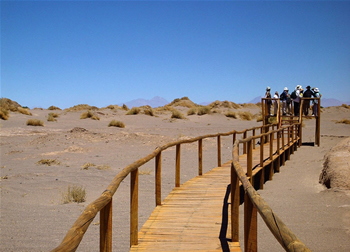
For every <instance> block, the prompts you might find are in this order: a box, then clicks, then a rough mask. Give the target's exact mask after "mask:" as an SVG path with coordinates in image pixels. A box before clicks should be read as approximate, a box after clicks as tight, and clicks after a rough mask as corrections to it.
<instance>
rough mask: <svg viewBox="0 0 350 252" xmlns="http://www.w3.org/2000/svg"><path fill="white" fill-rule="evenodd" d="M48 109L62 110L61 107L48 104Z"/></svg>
mask: <svg viewBox="0 0 350 252" xmlns="http://www.w3.org/2000/svg"><path fill="white" fill-rule="evenodd" d="M48 110H62V109H60V108H59V107H56V106H50V107H48Z"/></svg>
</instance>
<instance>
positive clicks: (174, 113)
mask: <svg viewBox="0 0 350 252" xmlns="http://www.w3.org/2000/svg"><path fill="white" fill-rule="evenodd" d="M171 118H175V119H185V118H186V117H185V116H184V115H183V114H182V113H181V112H180V111H178V110H176V109H174V110H173V111H172V114H171Z"/></svg>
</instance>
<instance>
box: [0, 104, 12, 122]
mask: <svg viewBox="0 0 350 252" xmlns="http://www.w3.org/2000/svg"><path fill="white" fill-rule="evenodd" d="M9 117H10V112H9V111H8V110H7V109H5V108H3V107H0V118H1V119H2V120H7V119H9Z"/></svg>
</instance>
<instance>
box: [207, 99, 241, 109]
mask: <svg viewBox="0 0 350 252" xmlns="http://www.w3.org/2000/svg"><path fill="white" fill-rule="evenodd" d="M208 106H209V107H210V108H222V107H223V108H229V109H230V108H233V109H239V108H241V106H240V105H238V104H236V103H234V102H230V101H223V102H221V101H214V102H212V103H210V104H209V105H208Z"/></svg>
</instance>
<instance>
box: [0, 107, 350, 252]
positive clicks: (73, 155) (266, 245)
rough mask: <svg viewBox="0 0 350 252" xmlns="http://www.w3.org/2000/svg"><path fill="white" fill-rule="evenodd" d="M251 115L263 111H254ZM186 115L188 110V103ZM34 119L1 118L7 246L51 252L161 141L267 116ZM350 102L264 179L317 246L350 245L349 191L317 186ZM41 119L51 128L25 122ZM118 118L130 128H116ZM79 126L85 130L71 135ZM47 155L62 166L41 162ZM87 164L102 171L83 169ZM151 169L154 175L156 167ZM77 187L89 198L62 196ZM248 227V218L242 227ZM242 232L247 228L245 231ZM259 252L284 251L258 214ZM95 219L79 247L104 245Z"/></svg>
mask: <svg viewBox="0 0 350 252" xmlns="http://www.w3.org/2000/svg"><path fill="white" fill-rule="evenodd" d="M250 110H251V111H252V113H253V114H255V113H258V112H259V109H258V108H251V109H250ZM182 111H183V113H186V111H187V109H186V108H182ZM31 112H32V114H33V115H32V116H27V115H23V114H19V113H11V114H10V118H9V120H7V121H3V120H2V121H1V122H0V123H1V135H0V137H1V143H0V146H1V164H0V166H1V168H0V172H1V186H0V189H1V223H0V225H1V226H0V228H1V235H0V237H1V241H0V244H1V246H0V250H1V251H49V250H51V249H53V248H55V247H56V246H58V245H59V244H60V242H61V241H62V239H63V237H64V236H65V234H66V232H67V231H68V230H69V228H70V227H71V226H72V225H73V223H74V222H75V220H76V219H77V218H78V216H79V215H80V214H81V212H82V211H83V209H84V208H85V207H86V206H87V205H88V204H89V203H90V202H92V201H93V200H94V199H96V198H97V197H98V196H100V195H101V193H102V192H103V191H104V190H105V188H106V187H107V186H108V185H109V183H110V182H111V181H112V178H113V177H114V176H115V175H116V174H117V173H118V172H119V171H120V170H122V169H123V168H124V167H125V166H127V165H129V164H130V163H132V162H134V161H136V160H137V159H139V158H142V157H144V156H146V155H147V154H149V153H151V152H152V151H153V150H154V149H155V148H156V147H157V146H160V145H163V144H166V143H168V142H172V141H175V140H178V139H182V138H189V137H196V136H200V135H205V134H212V133H217V132H228V131H231V130H234V129H235V130H242V129H245V128H250V127H252V126H257V125H261V122H256V120H252V121H243V120H240V119H232V118H228V117H226V116H225V115H223V114H220V113H216V114H211V115H203V116H198V115H192V116H187V119H185V120H179V119H176V120H174V119H170V113H169V112H168V113H164V114H157V115H156V116H153V117H151V116H146V115H125V111H123V110H116V111H112V110H109V109H105V110H99V114H98V115H99V117H100V120H99V121H95V120H91V119H79V118H80V115H81V113H82V111H80V112H68V113H65V112H64V111H48V110H39V109H35V110H31ZM49 112H56V113H59V114H60V116H59V117H58V118H57V122H47V121H46V118H47V115H48V113H49ZM349 117H350V110H349V109H346V108H343V107H331V108H327V109H324V111H323V113H322V116H321V118H322V119H321V135H322V136H321V146H320V147H313V146H302V147H301V148H300V149H298V151H297V152H295V154H294V155H292V157H291V160H290V161H288V162H287V163H286V166H284V167H282V168H281V173H279V174H275V176H274V178H273V180H272V181H269V182H267V183H266V184H265V188H264V190H260V191H259V193H260V194H261V195H262V196H263V197H264V199H265V200H266V201H267V202H268V203H269V204H270V206H271V207H272V209H273V210H274V211H275V213H276V214H277V215H279V217H281V218H282V220H283V221H284V222H285V223H286V224H287V225H288V227H289V228H290V229H291V230H292V231H293V232H295V234H296V235H297V236H298V237H299V238H300V239H301V240H302V241H303V242H304V243H305V244H306V245H307V246H309V248H310V249H311V250H312V251H350V196H349V192H348V191H345V190H339V189H326V188H325V187H323V186H322V185H320V184H319V183H318V179H319V174H320V173H321V170H322V162H323V156H324V155H325V154H326V153H327V151H328V150H329V149H330V148H331V147H332V146H334V145H335V144H336V143H338V142H339V141H340V140H341V139H342V138H343V137H349V136H350V125H345V124H336V123H335V121H337V120H341V119H345V118H347V119H349ZM31 118H37V119H40V120H43V121H44V122H45V126H44V127H33V126H26V121H27V120H28V119H31ZM112 119H116V120H120V121H122V122H124V123H125V125H126V127H125V128H116V127H108V126H107V125H108V124H109V122H110V121H111V120H112ZM314 126H315V121H314V120H306V121H305V127H304V128H303V141H305V142H313V141H314ZM75 127H81V128H84V129H86V130H87V131H86V132H80V131H79V130H76V131H73V132H71V130H72V129H74V128H75ZM203 144H204V150H203V158H204V163H203V166H204V167H203V169H204V172H205V171H208V170H210V169H212V168H214V167H215V166H216V139H207V140H204V142H203ZM231 147H232V139H231V138H229V137H224V138H223V139H222V160H223V163H224V162H226V161H228V160H230V159H231ZM181 151H182V152H181V167H182V169H181V183H183V182H185V181H187V180H188V179H190V178H192V177H194V176H196V175H197V144H187V145H184V146H182V148H181ZM42 159H56V160H57V161H59V162H60V163H59V164H56V165H52V166H45V165H38V164H37V162H38V161H39V160H42ZM87 162H89V163H93V164H95V165H96V166H104V168H103V169H97V168H96V167H90V168H89V169H87V170H85V169H82V166H83V165H84V164H86V163H87ZM174 168H175V149H170V150H167V151H164V152H163V154H162V198H163V199H164V198H165V197H166V195H167V194H168V193H169V192H170V191H171V190H172V189H173V187H174V183H175V182H174V180H175V178H174V177H175V171H174ZM141 171H143V172H144V173H145V175H140V178H139V180H140V195H139V227H141V226H142V224H143V223H144V222H145V221H146V220H147V218H148V216H149V215H150V213H151V212H152V210H153V208H154V207H155V199H154V161H153V160H152V161H150V162H149V163H147V164H145V165H144V166H142V167H141ZM148 173H149V174H148ZM69 185H71V186H72V185H77V186H83V187H84V188H85V190H86V192H87V198H86V202H84V203H79V204H78V203H69V204H63V203H62V192H63V191H65V190H66V189H67V187H68V186H69ZM129 190H130V186H129V178H127V179H126V180H125V181H123V182H122V184H121V186H120V187H119V189H118V191H117V193H116V195H115V197H114V201H113V250H114V251H128V248H129ZM241 227H243V224H242V225H241ZM241 237H243V234H241ZM258 242H259V251H281V250H282V248H281V247H280V245H279V244H278V243H277V242H276V241H275V240H274V238H273V237H272V235H271V234H270V233H269V231H268V230H267V228H266V227H265V226H264V224H263V223H262V221H261V220H259V241H258ZM98 248H99V217H98V216H97V217H96V218H95V220H94V221H93V224H92V225H91V226H90V228H89V230H88V232H87V233H86V234H85V237H84V239H83V241H82V243H81V245H80V246H79V248H78V251H98Z"/></svg>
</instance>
